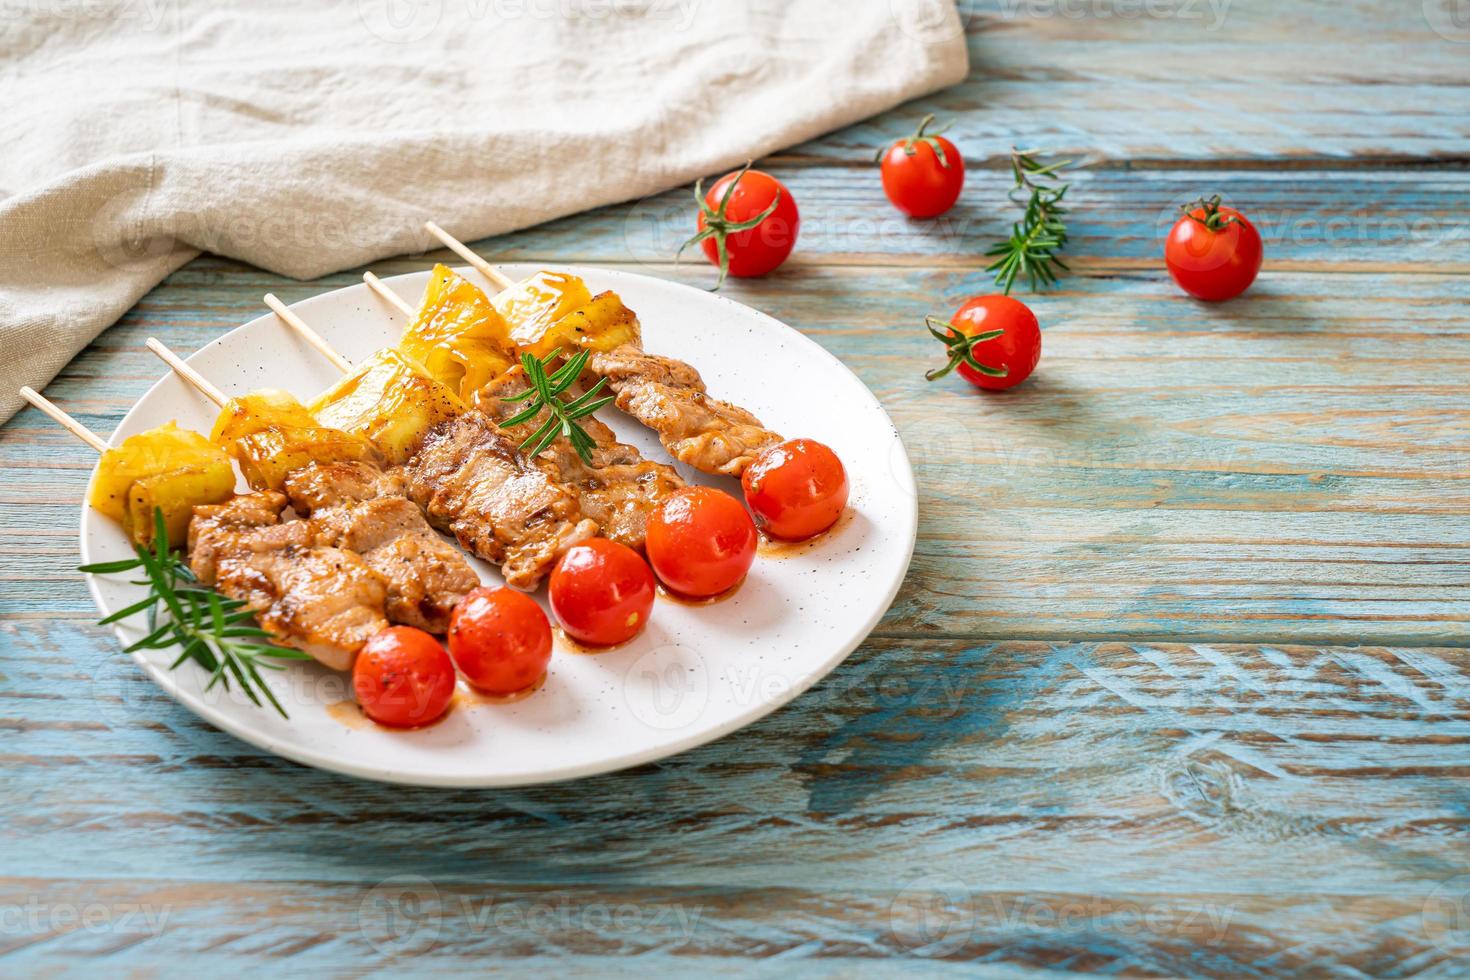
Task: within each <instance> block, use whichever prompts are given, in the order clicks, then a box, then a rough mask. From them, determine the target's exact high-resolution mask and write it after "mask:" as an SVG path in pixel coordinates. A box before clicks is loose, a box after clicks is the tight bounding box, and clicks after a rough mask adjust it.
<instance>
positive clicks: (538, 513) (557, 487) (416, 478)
mask: <svg viewBox="0 0 1470 980" xmlns="http://www.w3.org/2000/svg"><path fill="white" fill-rule="evenodd" d="M266 303H267V305H268V306H270V307H271V309H273V310H274V311H275V312H276V314H277V315H278V316H279V317H280V318H281V319H282V320H283V321H284V322H285V323H286V325H287V326H289V327H291V329H293V330H295V331H296V332H297V333H299V334H301V335H302V336H303V337H305V338H307V339H308V342H309V343H310V344H311V346H313V347H315V348H316V349H317V350H319V351H322V352H323V353H324V354H325V353H326V352H327V351H332V348H331V347H330V345H328V344H327V343H326V341H325V340H323V339H322V338H321V336H320V335H318V334H317V333H316V332H315V331H313V330H312V329H311V328H310V327H309V326H308V325H307V324H306V322H305V321H303V320H302V319H301V318H300V317H298V316H296V314H294V313H292V312H291V310H289V309H288V308H287V307H285V306H284V305H282V304H281V303H280V301H279V300H276V299H275V297H274V296H270V297H267V299H266ZM312 338H314V339H312ZM332 355H333V356H332V361H333V363H334V364H337V365H338V367H341V366H342V365H343V364H349V362H347V360H346V359H345V358H343V357H342V356H341V355H340V354H337V353H336V352H335V351H332ZM349 366H350V365H349ZM398 473H399V475H400V476H401V478H402V481H403V486H404V489H405V491H406V492H407V494H408V497H409V499H410V500H412V501H413V502H414V503H415V504H417V505H418V506H419V507H420V508H422V510H423V512H424V514H425V516H427V517H428V519H429V523H431V524H433V525H434V526H435V527H438V528H440V529H441V530H444V531H447V532H449V533H451V534H453V535H454V536H455V538H456V539H457V540H458V541H459V543H460V544H462V545H463V546H464V547H465V548H466V549H467V550H468V551H470V552H471V553H473V554H475V555H478V556H479V557H481V558H483V559H485V560H486V561H488V562H491V563H492V564H495V565H498V566H500V570H501V574H502V575H504V577H505V581H506V584H507V585H509V586H511V587H512V588H516V589H521V590H524V591H532V590H534V589H535V588H536V587H537V586H538V585H540V583H541V580H542V579H543V578H544V577H545V576H546V575H547V574H548V573H549V572H550V571H551V566H552V565H553V564H554V563H555V562H556V560H557V559H558V558H560V557H561V555H562V554H563V553H565V552H566V551H567V549H569V548H571V547H572V546H573V545H576V544H580V543H581V542H583V541H586V540H588V539H589V538H591V537H593V536H594V535H596V534H597V530H598V527H597V522H596V521H594V520H591V519H589V518H588V517H587V516H586V515H584V514H583V512H582V509H581V506H580V504H579V502H578V499H577V494H576V493H575V491H574V490H572V489H571V488H570V487H568V486H566V485H565V484H564V483H562V482H561V480H560V479H559V478H558V477H559V474H558V473H557V472H556V470H555V469H554V468H553V467H552V466H551V465H550V464H549V463H546V462H545V461H542V460H528V459H526V458H525V457H524V456H522V455H521V453H520V451H519V450H518V449H517V446H516V443H514V442H512V441H511V440H510V439H509V438H507V437H506V435H505V434H504V433H503V432H501V431H500V429H499V427H497V426H496V424H495V422H494V421H493V420H491V418H490V417H489V416H487V415H485V414H484V413H483V412H480V411H478V410H475V409H471V410H469V411H467V412H464V413H462V414H460V415H458V416H456V417H454V418H450V419H447V420H445V421H443V422H441V423H439V424H438V425H436V426H434V427H433V428H432V429H430V430H429V432H428V435H427V436H426V437H425V439H424V441H423V444H422V445H421V446H420V447H419V448H418V451H417V452H416V453H414V454H413V456H412V457H410V458H409V460H408V462H407V463H405V464H404V466H403V467H402V469H401V470H400V471H398Z"/></svg>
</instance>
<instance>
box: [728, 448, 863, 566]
mask: <svg viewBox="0 0 1470 980" xmlns="http://www.w3.org/2000/svg"><path fill="white" fill-rule="evenodd" d="M740 483H741V486H743V487H744V488H745V502H746V503H748V504H749V505H750V509H751V510H752V511H754V512H755V519H756V521H757V522H759V523H760V526H761V528H762V529H763V530H764V531H765V532H766V533H767V534H769V535H771V537H774V538H783V539H785V540H787V541H802V540H805V539H806V538H810V537H812V536H813V535H817V534H821V533H822V532H823V531H825V530H827V528H829V527H831V526H832V525H833V524H835V523H837V518H839V517H841V516H842V511H843V510H844V509H845V508H846V507H847V493H848V485H847V470H846V469H844V468H843V466H842V460H840V459H838V458H837V454H836V453H834V452H833V451H832V450H831V449H828V448H827V447H826V446H824V445H822V444H821V443H820V442H817V441H816V440H815V439H792V440H789V441H787V442H783V443H781V444H780V445H779V446H773V447H772V448H770V449H768V450H766V451H765V452H764V453H763V454H762V455H761V457H760V459H757V460H756V461H755V462H754V463H752V464H750V466H748V467H746V469H745V473H744V474H743V475H742V476H741V477H740Z"/></svg>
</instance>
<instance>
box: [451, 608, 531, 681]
mask: <svg viewBox="0 0 1470 980" xmlns="http://www.w3.org/2000/svg"><path fill="white" fill-rule="evenodd" d="M449 655H450V656H451V657H453V658H454V664H455V666H456V667H458V668H459V672H460V673H461V674H464V677H465V680H467V681H469V682H470V683H471V684H473V685H474V686H475V687H477V688H479V689H480V690H482V691H485V692H487V693H489V694H514V693H516V692H517V691H524V690H525V689H526V688H528V687H530V686H531V685H532V684H535V683H536V682H537V681H539V680H540V679H541V678H542V677H543V676H545V674H546V665H547V664H549V663H551V623H550V622H548V621H547V619H546V614H545V613H544V612H542V611H541V607H540V606H538V605H536V600H535V599H532V598H531V597H530V596H528V595H526V594H525V593H524V592H517V591H515V590H514V589H507V588H505V587H503V586H502V587H499V588H480V589H476V590H475V591H473V592H471V593H470V594H469V595H467V596H465V597H464V598H463V599H461V600H460V601H459V604H458V605H457V606H455V607H454V614H453V615H452V616H450V617H449Z"/></svg>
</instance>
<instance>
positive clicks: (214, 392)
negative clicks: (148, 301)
mask: <svg viewBox="0 0 1470 980" xmlns="http://www.w3.org/2000/svg"><path fill="white" fill-rule="evenodd" d="M147 347H148V349H149V350H151V351H152V352H153V353H154V354H155V355H157V356H158V359H159V360H161V361H163V363H165V364H167V365H168V366H169V367H170V368H171V369H172V370H173V372H174V374H177V375H178V376H179V377H181V378H183V379H184V380H185V381H186V382H188V383H189V384H190V385H193V386H194V388H196V389H197V390H198V391H199V392H200V393H201V394H202V395H204V397H205V398H208V399H209V400H210V401H212V402H214V403H215V404H216V405H220V406H223V405H224V404H225V402H227V401H229V399H228V398H226V397H225V393H224V392H222V391H220V390H219V389H218V388H216V387H215V386H214V385H213V384H212V383H211V382H210V380H209V379H208V378H206V377H205V376H204V375H202V374H200V373H199V372H198V371H196V370H194V369H193V368H191V367H190V366H189V365H187V364H185V363H184V359H183V358H181V357H179V355H177V354H175V353H174V352H173V351H171V350H169V349H168V347H166V346H165V345H164V344H163V342H162V341H160V340H159V339H158V338H156V337H149V338H148V341H147Z"/></svg>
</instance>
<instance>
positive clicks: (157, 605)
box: [77, 509, 311, 718]
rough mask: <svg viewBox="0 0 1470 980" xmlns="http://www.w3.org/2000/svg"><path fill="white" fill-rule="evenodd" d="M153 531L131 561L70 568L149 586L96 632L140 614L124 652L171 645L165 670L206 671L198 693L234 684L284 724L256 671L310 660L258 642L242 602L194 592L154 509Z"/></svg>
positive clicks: (258, 632) (261, 633)
mask: <svg viewBox="0 0 1470 980" xmlns="http://www.w3.org/2000/svg"><path fill="white" fill-rule="evenodd" d="M153 525H154V533H153V547H152V548H147V547H144V546H142V545H138V544H135V545H133V551H134V553H135V554H136V555H137V557H136V558H130V559H124V560H122V561H109V562H98V563H95V564H91V565H82V566H81V567H80V568H78V569H77V571H79V572H84V573H87V574H89V575H116V574H119V573H122V572H131V571H134V570H136V569H139V568H141V569H142V570H143V575H144V577H143V578H142V579H135V580H134V584H135V585H146V586H148V587H149V588H148V596H147V597H146V598H144V599H140V600H139V601H137V602H135V603H133V604H132V605H131V606H128V607H126V608H124V609H119V610H118V611H117V612H115V613H113V614H112V615H111V616H108V617H106V618H105V619H102V620H100V621H99V625H102V626H106V625H109V624H111V623H116V622H118V621H119V620H123V619H127V618H128V617H129V616H133V615H136V614H137V613H140V612H144V611H145V610H146V611H147V613H148V635H147V636H145V637H143V638H142V639H141V640H139V641H138V642H137V643H134V644H132V645H130V646H128V647H125V648H124V650H123V652H124V653H133V652H135V651H137V650H161V649H163V648H165V647H169V646H174V645H177V646H178V647H179V649H180V653H179V656H178V659H176V660H175V661H174V662H173V663H171V664H169V670H177V669H178V667H179V666H180V665H181V664H184V663H187V662H188V661H191V660H192V661H193V662H195V663H197V664H198V665H199V666H200V667H203V668H204V669H205V670H207V671H209V683H208V684H207V685H205V688H204V690H206V691H209V690H211V689H212V688H213V687H214V686H215V685H216V684H220V685H223V686H224V688H225V690H229V689H230V684H231V681H233V682H234V683H237V684H239V685H240V689H241V690H242V691H244V692H245V695H246V697H248V698H250V701H251V703H253V704H255V705H256V706H257V707H259V706H261V705H262V704H263V702H262V701H261V695H262V694H263V695H264V696H265V699H266V700H267V701H269V702H270V703H271V706H272V707H273V708H275V709H276V711H278V712H280V715H281V717H282V718H286V717H289V716H288V715H287V714H286V709H285V708H283V707H281V703H280V702H279V701H277V700H276V696H275V695H274V694H272V693H271V689H270V688H269V687H268V686H267V685H266V684H265V682H264V681H263V680H262V679H261V676H260V671H261V670H262V669H264V670H282V669H283V667H282V665H281V664H279V663H274V662H272V661H274V660H310V659H311V658H310V657H309V656H307V655H306V654H304V653H302V652H301V651H300V650H288V649H286V648H284V647H278V646H275V645H273V644H271V643H269V642H264V643H263V642H261V641H262V640H266V641H268V640H270V639H271V634H269V633H267V632H266V631H265V630H263V629H261V628H259V627H258V626H254V625H252V624H250V622H249V620H250V619H251V616H252V613H251V612H250V610H249V609H246V608H245V603H243V602H241V601H240V600H238V599H226V598H224V597H223V596H221V595H220V594H219V593H218V592H215V591H214V590H213V589H209V588H206V587H204V586H202V585H200V584H199V580H198V579H197V578H195V577H194V573H193V572H191V571H190V570H189V566H188V565H186V564H184V562H183V561H182V560H181V559H180V558H179V557H178V556H176V555H174V554H173V553H172V552H170V551H169V550H168V533H167V529H166V528H165V526H164V522H163V511H162V510H157V509H155V510H154V512H153ZM257 691H258V692H259V693H257Z"/></svg>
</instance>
